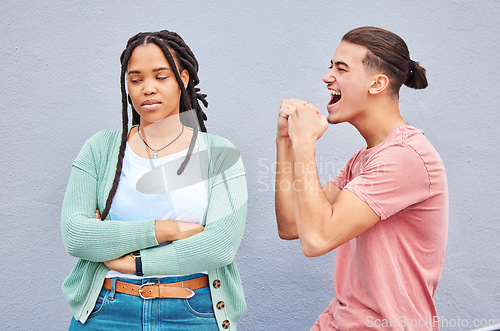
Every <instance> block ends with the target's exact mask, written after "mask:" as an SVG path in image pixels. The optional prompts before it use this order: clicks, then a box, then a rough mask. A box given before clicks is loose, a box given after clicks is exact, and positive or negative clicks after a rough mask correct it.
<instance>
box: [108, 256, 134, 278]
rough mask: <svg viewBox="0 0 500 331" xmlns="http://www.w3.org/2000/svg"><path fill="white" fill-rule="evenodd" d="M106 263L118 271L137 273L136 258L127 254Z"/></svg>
mask: <svg viewBox="0 0 500 331" xmlns="http://www.w3.org/2000/svg"><path fill="white" fill-rule="evenodd" d="M104 265H105V266H106V267H108V268H109V269H110V270H113V271H118V272H121V273H123V274H135V272H136V270H135V261H134V258H133V257H132V256H131V255H130V254H127V255H125V256H122V257H119V258H117V259H114V260H111V261H106V262H104Z"/></svg>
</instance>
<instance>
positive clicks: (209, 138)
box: [199, 132, 235, 148]
mask: <svg viewBox="0 0 500 331" xmlns="http://www.w3.org/2000/svg"><path fill="white" fill-rule="evenodd" d="M199 135H200V138H202V139H203V140H204V141H205V142H206V144H207V147H232V148H235V146H234V145H233V143H232V142H231V141H230V140H229V139H227V138H224V137H221V136H218V135H215V134H212V133H207V132H199Z"/></svg>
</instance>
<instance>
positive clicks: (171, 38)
mask: <svg viewBox="0 0 500 331" xmlns="http://www.w3.org/2000/svg"><path fill="white" fill-rule="evenodd" d="M147 44H155V45H156V46H158V47H159V48H160V49H161V50H162V52H163V54H164V55H165V58H166V59H167V61H168V63H169V65H170V68H171V69H172V71H173V73H174V75H175V78H176V80H177V83H178V84H179V88H180V90H181V100H180V106H179V113H183V112H187V113H186V114H187V116H186V117H181V121H183V124H184V125H186V126H189V127H191V128H192V129H193V138H192V139H191V143H190V145H189V149H188V153H187V155H186V158H185V159H184V161H183V162H182V164H181V166H180V168H179V170H178V171H177V174H179V175H180V174H181V173H182V172H183V171H184V169H185V167H186V165H187V163H188V162H189V159H190V157H191V154H192V152H193V148H194V144H195V142H196V138H197V136H198V130H201V131H202V132H206V131H207V129H206V127H205V123H204V121H206V120H207V116H206V115H205V113H204V112H203V110H202V109H201V107H200V104H199V102H198V100H200V101H201V102H202V103H203V105H204V106H205V107H207V106H208V102H207V100H206V96H207V95H206V94H201V93H200V89H199V88H197V87H196V85H198V83H199V82H200V80H199V78H198V61H197V60H196V58H195V56H194V54H193V52H192V51H191V49H190V48H189V46H188V45H186V43H185V42H184V40H183V39H182V38H181V36H179V35H178V34H177V33H175V32H172V31H167V30H162V31H158V32H141V33H138V34H136V35H135V36H133V37H132V38H130V39H129V40H128V42H127V46H126V48H125V50H124V51H123V52H122V54H121V56H120V63H121V75H120V85H121V93H122V136H121V144H120V149H119V154H118V162H117V165H116V172H115V177H114V180H113V185H112V187H111V190H110V191H109V195H108V199H107V200H106V206H105V207H104V210H103V211H102V213H101V219H105V218H106V217H107V216H108V214H109V210H110V208H111V203H112V202H113V197H114V196H115V193H116V190H117V188H118V182H119V181H120V176H121V172H122V165H123V157H124V155H125V147H126V144H127V136H128V110H127V107H128V103H130V105H131V108H132V125H137V124H139V123H140V116H139V113H137V111H136V110H135V109H134V106H133V105H132V102H130V98H129V97H128V96H127V88H126V75H127V70H128V63H129V60H130V56H131V55H132V52H133V51H134V49H135V48H136V47H138V46H141V45H147ZM174 57H175V60H177V61H174ZM176 62H177V63H178V64H179V68H177V65H176ZM184 69H186V70H187V71H188V73H189V82H188V85H187V87H184V83H183V82H182V80H181V77H180V75H179V72H182V70H184ZM191 110H194V113H195V115H194V116H196V118H193V117H194V116H193V115H192V111H191Z"/></svg>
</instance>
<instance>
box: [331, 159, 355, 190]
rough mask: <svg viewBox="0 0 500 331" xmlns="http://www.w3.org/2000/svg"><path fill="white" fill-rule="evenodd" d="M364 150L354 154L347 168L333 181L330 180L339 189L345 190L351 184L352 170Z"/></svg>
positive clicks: (346, 165)
mask: <svg viewBox="0 0 500 331" xmlns="http://www.w3.org/2000/svg"><path fill="white" fill-rule="evenodd" d="M362 151H363V150H360V151H358V152H357V153H356V154H354V155H353V156H352V157H351V158H350V159H349V161H347V163H346V164H345V166H344V167H343V168H342V170H340V172H339V174H338V175H337V176H335V177H334V178H333V179H331V180H330V182H332V183H333V184H334V185H335V186H337V187H338V188H339V189H341V190H342V189H344V187H345V186H346V185H347V183H349V178H350V175H351V169H352V167H353V164H355V162H356V159H357V158H358V157H359V156H360V154H361V153H362Z"/></svg>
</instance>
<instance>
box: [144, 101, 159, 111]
mask: <svg viewBox="0 0 500 331" xmlns="http://www.w3.org/2000/svg"><path fill="white" fill-rule="evenodd" d="M160 105H161V102H159V101H158V100H146V101H144V102H143V103H142V105H141V107H142V109H144V110H146V111H153V110H157V109H158V108H160Z"/></svg>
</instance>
